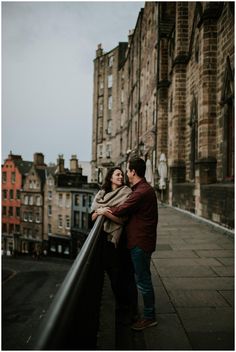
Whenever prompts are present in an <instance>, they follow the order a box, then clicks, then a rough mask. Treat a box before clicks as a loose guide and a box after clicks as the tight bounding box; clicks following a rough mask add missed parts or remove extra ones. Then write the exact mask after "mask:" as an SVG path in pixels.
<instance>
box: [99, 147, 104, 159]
mask: <svg viewBox="0 0 236 352" xmlns="http://www.w3.org/2000/svg"><path fill="white" fill-rule="evenodd" d="M98 157H99V158H102V157H103V145H102V144H99V145H98Z"/></svg>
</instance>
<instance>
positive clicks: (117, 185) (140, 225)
mask: <svg viewBox="0 0 236 352" xmlns="http://www.w3.org/2000/svg"><path fill="white" fill-rule="evenodd" d="M145 171H146V164H145V161H144V160H143V159H141V158H132V159H130V160H129V161H128V165H127V177H128V179H129V183H130V184H131V188H129V187H127V186H125V185H124V174H123V171H122V170H121V169H120V168H119V167H114V168H112V169H110V170H109V171H108V173H107V175H106V178H105V182H104V184H103V186H102V189H101V191H99V192H98V194H97V195H96V197H95V199H94V202H93V204H92V212H93V214H92V219H93V220H95V219H96V218H97V216H98V215H104V216H105V217H106V220H105V222H104V227H103V237H104V247H103V265H104V270H105V271H106V272H107V274H108V276H109V278H110V281H111V287H112V290H113V292H114V295H115V298H116V304H117V305H121V306H122V305H123V306H124V305H127V306H129V307H130V309H131V310H132V313H133V318H134V320H135V321H134V323H133V325H132V326H131V327H132V329H133V330H143V329H145V328H147V327H151V326H155V325H157V321H156V315H155V296H154V290H153V285H152V278H151V271H150V262H151V255H152V252H153V251H155V248H156V227H157V222H158V207H157V199H156V194H155V192H154V189H153V188H152V187H151V186H150V185H149V184H148V183H147V181H146V179H145ZM137 288H138V290H139V291H140V293H141V294H142V297H143V303H144V312H143V313H144V314H143V317H142V318H141V319H140V318H138V308H137V307H138V304H137V301H138V298H137Z"/></svg>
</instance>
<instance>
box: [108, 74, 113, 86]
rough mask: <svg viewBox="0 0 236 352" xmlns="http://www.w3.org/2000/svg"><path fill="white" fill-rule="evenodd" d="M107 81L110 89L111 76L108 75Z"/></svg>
mask: <svg viewBox="0 0 236 352" xmlns="http://www.w3.org/2000/svg"><path fill="white" fill-rule="evenodd" d="M107 80H108V82H107V84H108V88H111V87H112V75H109V76H108V77H107Z"/></svg>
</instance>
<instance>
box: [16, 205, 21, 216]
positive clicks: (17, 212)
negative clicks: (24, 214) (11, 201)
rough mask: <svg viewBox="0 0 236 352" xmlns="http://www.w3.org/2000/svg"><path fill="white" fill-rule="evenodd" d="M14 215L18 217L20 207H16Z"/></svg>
mask: <svg viewBox="0 0 236 352" xmlns="http://www.w3.org/2000/svg"><path fill="white" fill-rule="evenodd" d="M16 216H17V217H18V218H19V217H20V207H16Z"/></svg>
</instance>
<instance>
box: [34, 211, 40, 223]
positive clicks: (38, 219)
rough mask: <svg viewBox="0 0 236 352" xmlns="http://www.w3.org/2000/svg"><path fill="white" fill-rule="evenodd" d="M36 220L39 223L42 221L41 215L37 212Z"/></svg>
mask: <svg viewBox="0 0 236 352" xmlns="http://www.w3.org/2000/svg"><path fill="white" fill-rule="evenodd" d="M35 221H36V222H38V223H39V222H40V215H39V213H36V214H35Z"/></svg>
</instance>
